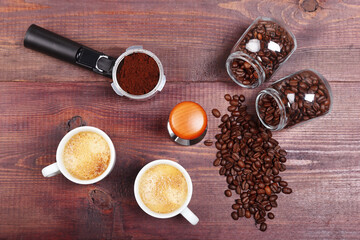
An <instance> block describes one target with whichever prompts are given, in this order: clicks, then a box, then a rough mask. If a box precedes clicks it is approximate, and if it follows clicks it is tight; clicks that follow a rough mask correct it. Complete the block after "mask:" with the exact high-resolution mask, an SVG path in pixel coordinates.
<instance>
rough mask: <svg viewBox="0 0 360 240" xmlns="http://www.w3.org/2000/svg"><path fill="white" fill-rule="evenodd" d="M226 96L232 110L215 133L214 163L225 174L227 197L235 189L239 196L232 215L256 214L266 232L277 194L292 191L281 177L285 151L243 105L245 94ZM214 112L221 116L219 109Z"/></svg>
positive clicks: (235, 216)
mask: <svg viewBox="0 0 360 240" xmlns="http://www.w3.org/2000/svg"><path fill="white" fill-rule="evenodd" d="M224 98H225V99H226V100H227V101H228V102H229V103H230V106H229V107H228V110H229V112H230V113H229V114H224V115H223V116H221V122H222V123H221V124H220V125H219V128H220V131H221V132H220V133H219V134H216V135H215V138H216V140H217V141H216V143H215V147H216V148H217V149H218V152H217V153H216V159H215V161H214V162H213V165H214V166H219V167H220V169H219V174H220V175H222V176H225V177H226V182H227V184H228V189H227V190H225V192H224V193H225V196H227V197H231V196H232V195H233V192H234V193H235V194H236V196H237V199H236V200H235V203H234V204H233V205H232V209H233V212H232V213H231V217H232V218H233V219H234V220H238V219H239V218H241V217H246V218H250V217H251V216H253V218H254V219H255V223H256V224H257V225H258V226H259V229H260V230H261V231H265V230H266V229H267V224H266V223H265V222H266V217H267V218H269V219H274V217H275V215H274V214H273V213H272V212H270V211H271V209H272V208H276V207H277V205H278V204H277V199H278V196H277V194H279V193H280V192H283V193H285V194H290V193H291V192H292V189H291V188H289V187H288V183H287V182H286V181H284V180H283V179H282V178H281V177H280V176H279V173H280V172H282V171H285V169H286V166H285V164H284V163H285V162H286V151H285V150H284V149H282V148H281V147H280V146H279V144H278V142H277V141H276V140H275V139H274V138H272V133H271V132H270V131H269V130H267V129H265V128H264V127H262V126H261V125H260V124H259V123H257V122H255V121H253V120H252V119H251V116H250V115H249V114H248V113H247V107H246V106H245V105H243V102H244V101H245V97H244V96H243V95H240V96H238V95H234V96H232V97H231V96H230V95H229V94H226V95H225V96H224ZM212 112H213V115H214V116H215V117H219V114H217V113H218V112H220V111H219V110H217V109H214V110H213V111H212ZM267 212H268V213H267Z"/></svg>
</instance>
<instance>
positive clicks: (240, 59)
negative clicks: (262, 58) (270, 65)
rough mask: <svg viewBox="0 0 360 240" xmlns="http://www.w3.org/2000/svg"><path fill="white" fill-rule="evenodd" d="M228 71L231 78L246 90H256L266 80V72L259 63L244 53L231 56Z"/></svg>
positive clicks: (227, 64) (227, 63)
mask: <svg viewBox="0 0 360 240" xmlns="http://www.w3.org/2000/svg"><path fill="white" fill-rule="evenodd" d="M226 70H227V72H228V74H229V76H230V78H231V79H232V80H233V81H234V82H235V83H236V84H238V85H240V86H241V87H244V88H256V87H258V86H260V85H261V84H262V83H263V82H264V80H265V72H264V70H263V69H262V67H261V65H260V64H259V63H258V61H257V60H255V59H253V58H252V57H251V56H249V55H247V54H245V53H242V52H234V53H232V54H230V56H229V57H228V59H227V60H226Z"/></svg>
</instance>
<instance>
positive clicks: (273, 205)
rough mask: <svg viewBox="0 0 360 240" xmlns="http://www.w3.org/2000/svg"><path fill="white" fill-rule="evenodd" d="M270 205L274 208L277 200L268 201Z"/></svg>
mask: <svg viewBox="0 0 360 240" xmlns="http://www.w3.org/2000/svg"><path fill="white" fill-rule="evenodd" d="M270 204H271V206H272V207H274V208H276V207H277V206H278V205H277V202H276V201H273V202H270Z"/></svg>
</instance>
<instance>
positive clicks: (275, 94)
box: [255, 88, 288, 131]
mask: <svg viewBox="0 0 360 240" xmlns="http://www.w3.org/2000/svg"><path fill="white" fill-rule="evenodd" d="M265 95H269V96H270V97H272V98H273V99H274V100H275V102H276V104H277V105H278V106H279V111H280V121H279V123H278V124H277V125H269V124H267V123H266V122H265V121H264V120H263V119H262V118H261V117H260V110H259V101H260V99H261V97H263V96H265ZM255 110H256V115H257V116H258V118H259V120H260V122H261V124H262V125H263V126H264V127H266V128H267V129H269V130H271V131H279V130H281V129H283V128H284V127H285V126H286V123H287V120H288V119H287V116H286V108H285V105H284V103H283V102H282V101H281V98H280V94H279V92H278V91H276V90H275V89H273V88H267V89H264V90H262V91H260V92H259V94H258V95H257V97H256V100H255Z"/></svg>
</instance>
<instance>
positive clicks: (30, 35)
mask: <svg viewBox="0 0 360 240" xmlns="http://www.w3.org/2000/svg"><path fill="white" fill-rule="evenodd" d="M24 46H25V47H27V48H30V49H33V50H36V51H39V52H42V53H45V54H47V55H49V56H52V57H55V58H58V59H61V60H63V61H66V62H70V63H73V64H77V65H80V66H82V67H85V68H88V69H91V70H92V71H94V72H96V73H99V74H101V75H104V76H107V77H110V78H111V77H112V68H113V66H114V63H115V60H116V59H115V58H113V57H109V56H107V55H106V54H104V53H101V52H98V51H95V50H93V49H91V48H88V47H86V46H83V45H81V44H79V43H77V42H74V41H72V40H70V39H67V38H64V37H62V36H60V35H58V34H56V33H53V32H51V31H49V30H46V29H44V28H41V27H39V26H37V25H35V24H32V25H31V26H30V27H29V28H28V30H27V31H26V34H25V38H24Z"/></svg>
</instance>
